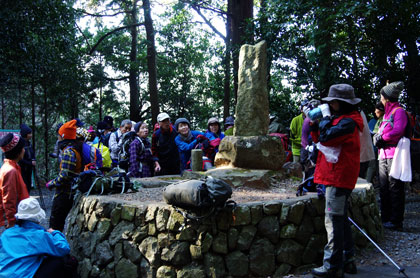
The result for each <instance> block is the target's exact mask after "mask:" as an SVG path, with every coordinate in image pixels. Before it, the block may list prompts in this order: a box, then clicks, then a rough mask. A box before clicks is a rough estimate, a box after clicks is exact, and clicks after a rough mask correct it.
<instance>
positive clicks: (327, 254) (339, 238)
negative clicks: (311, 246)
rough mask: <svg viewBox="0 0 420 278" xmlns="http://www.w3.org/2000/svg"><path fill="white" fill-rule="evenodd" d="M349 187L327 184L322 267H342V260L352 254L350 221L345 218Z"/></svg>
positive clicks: (350, 256) (332, 268)
mask: <svg viewBox="0 0 420 278" xmlns="http://www.w3.org/2000/svg"><path fill="white" fill-rule="evenodd" d="M351 192H352V190H351V189H345V188H338V187H333V186H327V189H326V192H325V229H326V230H327V236H328V242H327V245H325V247H324V267H325V268H326V269H328V270H337V269H342V268H343V265H344V262H345V261H349V260H350V259H351V258H352V257H353V256H354V243H353V238H352V235H351V227H350V221H349V220H348V218H347V208H348V199H349V196H350V194H351Z"/></svg>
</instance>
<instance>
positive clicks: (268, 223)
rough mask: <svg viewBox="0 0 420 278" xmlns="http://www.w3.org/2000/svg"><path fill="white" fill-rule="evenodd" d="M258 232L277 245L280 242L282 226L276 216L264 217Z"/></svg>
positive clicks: (259, 224)
mask: <svg viewBox="0 0 420 278" xmlns="http://www.w3.org/2000/svg"><path fill="white" fill-rule="evenodd" d="M258 232H259V233H260V234H261V235H262V236H264V237H266V238H268V239H269V240H270V241H271V242H272V243H277V242H278V240H279V233H280V225H279V221H278V219H277V217H276V216H267V217H264V218H263V219H262V220H261V221H260V223H258Z"/></svg>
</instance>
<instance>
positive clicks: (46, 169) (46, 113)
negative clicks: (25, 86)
mask: <svg viewBox="0 0 420 278" xmlns="http://www.w3.org/2000/svg"><path fill="white" fill-rule="evenodd" d="M42 89H43V90H44V159H45V177H46V178H47V180H49V169H48V137H49V136H48V129H49V128H48V115H49V114H48V94H47V87H46V86H45V85H43V86H42Z"/></svg>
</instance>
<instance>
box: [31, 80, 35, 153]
mask: <svg viewBox="0 0 420 278" xmlns="http://www.w3.org/2000/svg"><path fill="white" fill-rule="evenodd" d="M31 108H32V117H31V118H32V147H33V148H34V150H35V149H36V148H35V142H36V140H35V132H36V131H35V129H36V127H35V83H34V81H33V80H32V82H31Z"/></svg>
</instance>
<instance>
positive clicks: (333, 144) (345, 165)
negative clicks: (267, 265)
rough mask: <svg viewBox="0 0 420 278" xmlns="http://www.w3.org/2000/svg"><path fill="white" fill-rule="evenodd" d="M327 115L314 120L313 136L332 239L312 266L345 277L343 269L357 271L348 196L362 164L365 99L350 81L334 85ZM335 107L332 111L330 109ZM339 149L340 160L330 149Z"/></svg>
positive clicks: (317, 272) (327, 274) (318, 271)
mask: <svg viewBox="0 0 420 278" xmlns="http://www.w3.org/2000/svg"><path fill="white" fill-rule="evenodd" d="M322 100H323V101H326V102H328V106H329V109H326V108H328V107H325V106H324V107H323V110H322V114H323V115H322V116H323V118H322V119H321V120H320V121H319V123H318V120H315V121H312V123H311V136H312V139H313V140H314V142H316V143H320V144H319V145H318V146H319V152H318V157H317V162H316V167H315V174H314V182H315V183H317V184H320V185H325V188H326V189H325V229H326V231H327V237H328V243H327V244H326V245H325V247H324V259H323V265H322V266H321V267H318V268H314V269H312V274H313V275H315V276H316V277H343V276H344V274H343V272H346V273H353V274H354V273H357V269H356V265H355V263H354V243H353V239H352V232H351V227H350V222H349V220H348V217H347V209H348V199H349V197H350V194H351V192H352V191H353V189H354V187H355V185H356V181H357V176H358V175H359V168H360V135H359V132H361V131H362V130H363V119H362V117H361V115H360V113H359V112H358V111H357V104H358V103H359V102H360V101H361V100H360V98H356V97H355V95H354V89H353V87H352V86H350V85H348V84H335V85H332V86H331V87H330V89H329V92H328V97H326V98H323V99H322ZM328 110H331V111H328ZM332 149H335V152H336V156H337V157H336V158H337V159H336V160H334V159H331V158H332V157H329V153H328V152H327V150H332Z"/></svg>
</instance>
